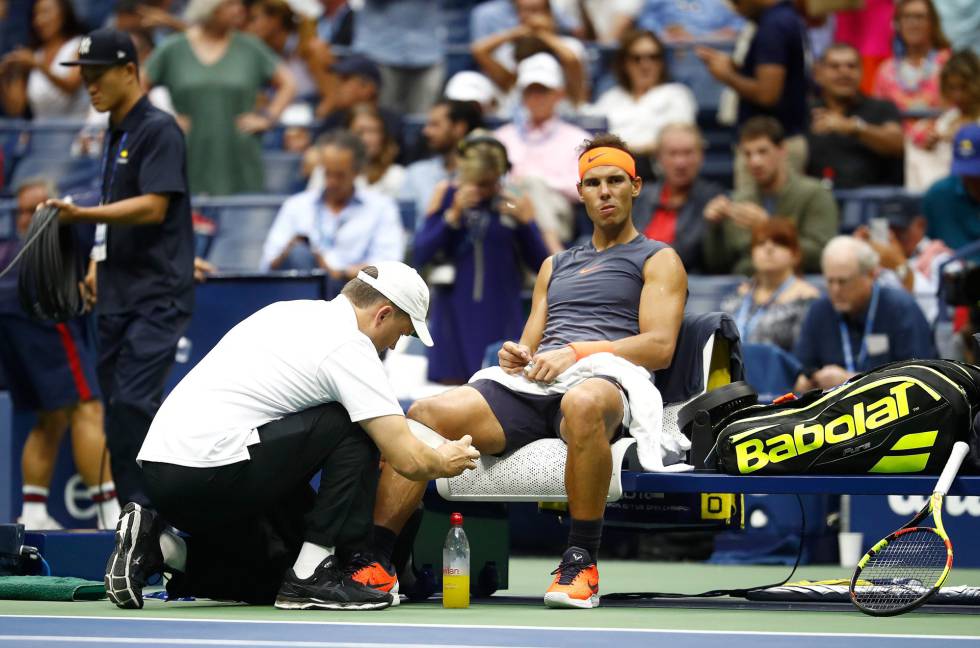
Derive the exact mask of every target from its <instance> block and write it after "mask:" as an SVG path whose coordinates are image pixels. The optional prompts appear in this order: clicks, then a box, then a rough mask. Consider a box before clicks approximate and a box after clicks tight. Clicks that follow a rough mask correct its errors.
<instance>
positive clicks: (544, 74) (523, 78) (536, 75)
mask: <svg viewBox="0 0 980 648" xmlns="http://www.w3.org/2000/svg"><path fill="white" fill-rule="evenodd" d="M535 83H537V84H538V85H543V86H544V87H546V88H550V89H552V90H561V89H563V88H564V87H565V74H564V73H563V72H562V71H561V65H560V64H559V63H558V61H557V60H556V59H555V57H554V56H552V55H551V54H547V53H545V52H539V53H538V54H535V55H533V56H529V57H527V58H526V59H524V60H523V61H521V62H520V63H519V64H518V66H517V87H518V88H520V89H521V90H524V89H526V88H527V87H528V86H530V85H533V84H535Z"/></svg>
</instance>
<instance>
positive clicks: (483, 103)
mask: <svg viewBox="0 0 980 648" xmlns="http://www.w3.org/2000/svg"><path fill="white" fill-rule="evenodd" d="M443 94H444V96H445V98H446V99H450V100H452V101H475V102H476V103H478V104H479V105H480V109H481V110H482V111H483V114H484V115H490V114H493V113H494V112H496V111H497V105H498V103H499V102H498V99H497V88H496V87H495V86H494V85H493V81H491V80H490V79H488V78H487V77H486V76H484V75H482V74H480V73H479V72H474V71H473V70H462V71H460V72H457V73H456V74H454V75H453V76H452V78H451V79H449V83H447V84H446V90H445V92H444V93H443Z"/></svg>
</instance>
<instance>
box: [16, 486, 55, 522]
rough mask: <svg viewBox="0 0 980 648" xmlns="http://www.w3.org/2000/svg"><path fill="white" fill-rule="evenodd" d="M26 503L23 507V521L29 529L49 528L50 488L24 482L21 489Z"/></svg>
mask: <svg viewBox="0 0 980 648" xmlns="http://www.w3.org/2000/svg"><path fill="white" fill-rule="evenodd" d="M21 493H22V494H23V500H24V505H23V508H22V509H21V514H20V520H21V523H22V524H23V525H24V526H25V527H27V528H28V529H45V528H47V521H48V518H50V517H51V516H50V515H48V489H47V488H44V487H43V486H33V485H31V484H24V486H23V488H22V489H21Z"/></svg>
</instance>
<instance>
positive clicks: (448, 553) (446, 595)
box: [442, 513, 470, 608]
mask: <svg viewBox="0 0 980 648" xmlns="http://www.w3.org/2000/svg"><path fill="white" fill-rule="evenodd" d="M449 524H450V525H451V526H450V527H449V533H448V534H446V544H445V545H444V546H443V548H442V607H446V608H466V607H469V606H470V543H469V541H468V540H467V539H466V532H465V531H463V514H462V513H453V514H452V515H451V516H450V517H449Z"/></svg>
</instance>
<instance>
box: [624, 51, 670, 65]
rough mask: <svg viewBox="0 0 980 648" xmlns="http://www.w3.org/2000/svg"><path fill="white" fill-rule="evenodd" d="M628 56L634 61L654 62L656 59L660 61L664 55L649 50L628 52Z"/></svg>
mask: <svg viewBox="0 0 980 648" xmlns="http://www.w3.org/2000/svg"><path fill="white" fill-rule="evenodd" d="M628 58H629V60H631V61H632V62H634V63H641V62H643V61H654V62H656V61H662V60H663V58H664V55H663V53H662V52H655V53H654V52H651V53H649V54H630V55H629V57H628Z"/></svg>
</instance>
